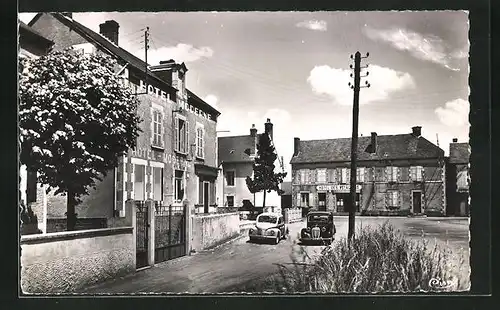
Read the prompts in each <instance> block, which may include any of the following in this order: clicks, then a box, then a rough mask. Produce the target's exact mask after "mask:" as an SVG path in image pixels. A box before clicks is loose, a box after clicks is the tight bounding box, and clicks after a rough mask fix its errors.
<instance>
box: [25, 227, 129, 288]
mask: <svg viewBox="0 0 500 310" xmlns="http://www.w3.org/2000/svg"><path fill="white" fill-rule="evenodd" d="M135 260H136V257H135V243H134V235H133V228H132V227H124V228H106V229H96V230H84V231H73V232H60V233H52V234H44V235H31V236H23V237H21V288H22V291H23V293H25V294H53V293H72V292H76V291H77V290H79V289H81V288H83V287H85V286H90V285H93V284H96V283H99V282H102V281H106V280H109V279H113V278H116V277H120V276H123V275H126V274H128V273H132V272H135Z"/></svg>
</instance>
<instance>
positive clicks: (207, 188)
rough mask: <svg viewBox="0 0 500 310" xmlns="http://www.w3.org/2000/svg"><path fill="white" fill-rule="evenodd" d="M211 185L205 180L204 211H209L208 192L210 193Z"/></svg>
mask: <svg viewBox="0 0 500 310" xmlns="http://www.w3.org/2000/svg"><path fill="white" fill-rule="evenodd" d="M209 185H210V183H208V182H203V212H204V213H208V212H209V208H208V193H209Z"/></svg>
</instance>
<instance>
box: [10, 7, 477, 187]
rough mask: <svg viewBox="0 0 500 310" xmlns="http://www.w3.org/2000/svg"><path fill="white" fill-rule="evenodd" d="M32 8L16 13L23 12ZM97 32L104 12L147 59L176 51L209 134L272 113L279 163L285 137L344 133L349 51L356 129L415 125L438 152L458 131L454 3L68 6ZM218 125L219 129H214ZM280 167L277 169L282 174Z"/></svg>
mask: <svg viewBox="0 0 500 310" xmlns="http://www.w3.org/2000/svg"><path fill="white" fill-rule="evenodd" d="M34 15H35V14H31V13H21V14H20V19H21V20H22V21H24V22H29V21H30V20H31V18H32V17H33V16H34ZM73 18H74V19H75V20H76V21H78V22H80V23H82V24H84V25H85V26H87V27H89V28H91V29H93V30H94V31H96V32H99V24H100V23H103V22H105V21H106V20H110V19H113V20H115V21H117V22H118V23H119V25H120V28H119V33H120V34H119V45H120V46H121V47H123V48H125V49H127V50H128V51H130V52H132V53H133V54H135V55H136V56H138V57H140V58H141V59H144V43H143V40H144V38H143V34H144V28H145V27H147V26H148V27H149V29H150V34H151V35H150V37H151V42H150V49H149V51H148V62H149V63H150V64H151V65H155V64H158V63H159V61H161V60H168V59H174V60H176V61H177V62H185V64H186V66H187V68H188V72H187V74H186V79H187V81H186V85H187V87H188V88H189V89H190V90H191V91H193V92H194V93H195V94H197V95H198V96H199V97H201V98H204V99H205V100H206V101H207V102H208V103H210V104H211V105H213V106H214V107H216V108H217V109H218V110H219V111H220V112H221V113H222V114H221V116H220V117H219V120H218V124H217V130H218V131H221V132H219V135H220V136H235V135H245V134H249V133H250V128H251V126H252V124H255V125H256V127H257V128H258V130H259V131H263V130H264V122H265V121H266V119H267V118H270V119H271V122H272V123H273V124H274V140H275V146H276V149H277V152H278V155H279V156H283V158H284V163H285V171H288V172H290V166H289V164H288V163H289V162H290V159H291V156H292V154H293V138H294V137H299V138H300V139H301V140H312V139H329V138H346V137H351V133H352V101H353V91H352V90H351V89H350V88H349V86H348V83H349V82H352V79H351V78H350V73H351V72H352V70H351V69H350V68H349V66H350V64H352V63H353V62H352V60H351V59H350V56H351V55H352V54H354V53H355V52H356V51H359V52H361V54H362V55H363V56H365V55H366V53H367V52H368V53H369V57H367V58H364V59H362V66H365V65H368V67H367V68H366V69H363V71H362V74H363V75H365V74H366V72H368V76H366V77H363V78H362V80H361V83H365V81H368V82H369V83H370V87H369V88H362V89H361V91H360V111H359V133H360V135H370V133H371V132H377V134H379V135H388V134H402V133H410V132H411V127H413V126H422V135H423V136H424V137H425V138H426V139H428V140H429V141H431V142H433V143H435V144H437V141H438V140H439V146H440V147H441V148H442V149H443V150H444V151H445V154H448V153H449V143H450V142H451V141H452V139H453V138H458V141H459V142H468V141H469V138H468V137H469V122H468V115H469V102H468V96H469V87H468V76H469V62H468V52H469V40H468V31H469V22H468V14H467V12H466V11H419V12H411V11H405V12H396V11H394V12H393V11H386V12H340V11H331V12H321V11H320V12H161V13H150V12H148V13H142V12H133V13H117V12H111V13H101V12H99V13H73ZM226 131H229V132H226ZM289 179H290V175H288V176H287V180H289Z"/></svg>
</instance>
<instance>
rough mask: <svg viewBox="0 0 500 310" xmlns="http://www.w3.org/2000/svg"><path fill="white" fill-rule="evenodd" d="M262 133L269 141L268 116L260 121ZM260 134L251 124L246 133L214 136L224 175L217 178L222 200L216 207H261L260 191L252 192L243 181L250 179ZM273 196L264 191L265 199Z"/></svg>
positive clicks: (271, 132) (271, 129) (269, 122)
mask: <svg viewBox="0 0 500 310" xmlns="http://www.w3.org/2000/svg"><path fill="white" fill-rule="evenodd" d="M262 134H268V135H269V136H270V138H271V141H272V138H273V123H271V120H270V119H267V121H266V123H264V132H263V133H262ZM260 135H261V134H258V133H257V128H256V127H255V124H253V125H252V127H251V128H250V134H249V135H242V136H231V137H219V138H218V160H219V166H220V167H221V169H222V175H223V176H224V177H223V178H222V179H221V181H220V182H221V184H220V185H221V186H220V188H221V190H220V191H219V197H221V198H220V200H222V204H219V205H220V206H224V207H228V208H240V207H242V206H243V205H244V203H248V202H249V203H251V204H252V205H253V206H257V207H262V202H263V195H262V192H261V193H255V194H252V193H251V192H250V190H249V189H248V187H247V184H246V177H247V176H249V177H252V178H253V163H254V160H255V156H256V154H257V143H258V139H259V136H260ZM273 195H275V193H274V192H273V193H266V201H270V200H272V199H274V200H276V199H275V198H276V197H273ZM276 195H277V194H276ZM266 204H267V203H266ZM275 207H278V206H275Z"/></svg>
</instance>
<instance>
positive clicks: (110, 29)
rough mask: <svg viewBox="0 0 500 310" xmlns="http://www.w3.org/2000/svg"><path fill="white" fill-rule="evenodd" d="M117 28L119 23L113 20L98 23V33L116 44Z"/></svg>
mask: <svg viewBox="0 0 500 310" xmlns="http://www.w3.org/2000/svg"><path fill="white" fill-rule="evenodd" d="M118 28H120V25H119V24H118V23H117V22H115V21H114V20H107V21H106V22H104V23H102V24H100V25H99V33H100V34H101V35H103V36H104V37H106V38H107V39H108V40H110V41H111V42H113V43H114V44H115V45H118Z"/></svg>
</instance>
